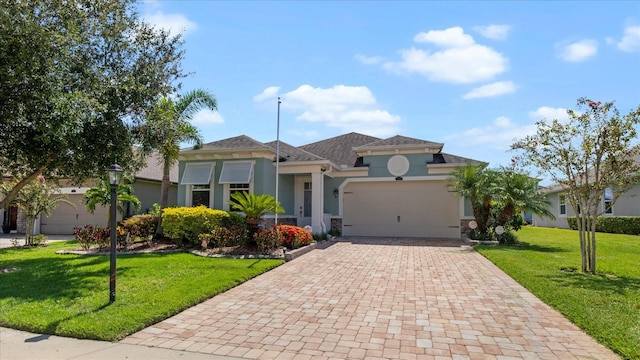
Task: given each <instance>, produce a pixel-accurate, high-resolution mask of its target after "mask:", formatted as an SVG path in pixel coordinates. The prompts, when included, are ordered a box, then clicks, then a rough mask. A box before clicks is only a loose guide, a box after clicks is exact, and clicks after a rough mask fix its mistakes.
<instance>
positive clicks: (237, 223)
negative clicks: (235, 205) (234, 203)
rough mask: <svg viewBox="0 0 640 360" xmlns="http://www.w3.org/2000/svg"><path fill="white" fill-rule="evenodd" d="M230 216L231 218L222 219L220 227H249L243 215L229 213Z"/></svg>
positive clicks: (233, 212)
mask: <svg viewBox="0 0 640 360" xmlns="http://www.w3.org/2000/svg"><path fill="white" fill-rule="evenodd" d="M228 215H229V216H227V217H225V218H224V219H222V222H221V223H220V226H223V227H226V228H233V227H241V228H244V227H246V226H247V222H246V219H245V217H244V215H242V213H239V212H235V211H230V212H228Z"/></svg>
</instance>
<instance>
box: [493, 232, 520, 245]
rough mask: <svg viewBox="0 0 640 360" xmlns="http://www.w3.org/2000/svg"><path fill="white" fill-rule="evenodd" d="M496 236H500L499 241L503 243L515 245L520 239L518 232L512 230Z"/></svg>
mask: <svg viewBox="0 0 640 360" xmlns="http://www.w3.org/2000/svg"><path fill="white" fill-rule="evenodd" d="M496 237H497V238H498V243H500V244H502V245H513V244H515V243H516V242H517V241H518V237H517V236H516V234H514V233H513V232H511V231H505V232H504V233H502V234H500V235H498V234H496Z"/></svg>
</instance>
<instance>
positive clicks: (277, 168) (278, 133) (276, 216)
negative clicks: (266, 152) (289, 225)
mask: <svg viewBox="0 0 640 360" xmlns="http://www.w3.org/2000/svg"><path fill="white" fill-rule="evenodd" d="M280 102H281V101H280V96H278V122H277V127H276V204H277V203H278V178H279V175H280ZM275 225H278V213H277V212H276V214H275V220H274V226H275Z"/></svg>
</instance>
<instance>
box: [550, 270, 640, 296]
mask: <svg viewBox="0 0 640 360" xmlns="http://www.w3.org/2000/svg"><path fill="white" fill-rule="evenodd" d="M545 277H547V278H548V279H550V280H551V281H553V282H555V283H557V284H559V285H560V286H562V287H569V288H576V289H588V290H592V291H596V292H605V293H608V294H614V293H615V294H620V295H627V294H628V293H637V292H640V279H638V278H632V277H626V276H615V275H611V274H595V275H591V274H582V273H580V272H560V273H559V274H557V273H556V274H552V275H547V276H545Z"/></svg>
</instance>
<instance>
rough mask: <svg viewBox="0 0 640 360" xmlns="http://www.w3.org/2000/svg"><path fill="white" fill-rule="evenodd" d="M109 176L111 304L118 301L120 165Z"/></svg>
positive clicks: (110, 168)
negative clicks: (117, 237)
mask: <svg viewBox="0 0 640 360" xmlns="http://www.w3.org/2000/svg"><path fill="white" fill-rule="evenodd" d="M107 172H108V174H109V185H110V186H111V208H110V209H109V222H110V224H109V225H110V227H111V229H110V230H109V234H110V235H111V251H110V252H109V255H110V262H109V269H110V272H109V274H110V275H109V303H112V302H114V301H116V207H117V206H118V195H117V193H116V189H117V188H118V185H119V184H120V176H121V175H122V168H121V167H120V166H119V165H118V164H113V165H111V166H110V167H109V170H107Z"/></svg>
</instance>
